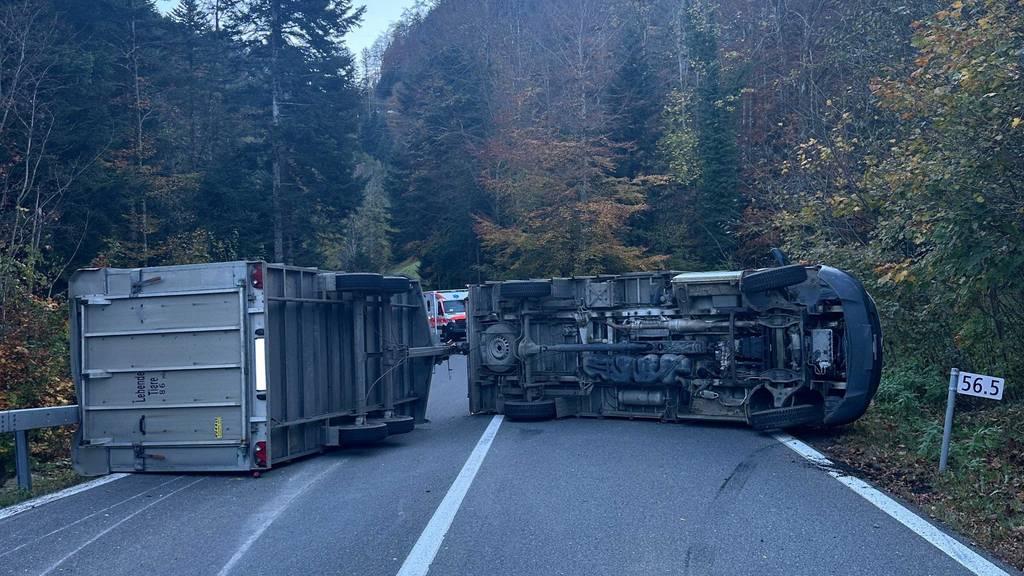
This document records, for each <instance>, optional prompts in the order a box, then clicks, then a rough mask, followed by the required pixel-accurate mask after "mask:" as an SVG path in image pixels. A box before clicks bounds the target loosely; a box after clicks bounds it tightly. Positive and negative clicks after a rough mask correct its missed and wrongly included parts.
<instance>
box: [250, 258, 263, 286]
mask: <svg viewBox="0 0 1024 576" xmlns="http://www.w3.org/2000/svg"><path fill="white" fill-rule="evenodd" d="M252 287H253V288H255V289H257V290H263V265H262V264H257V265H255V266H253V267H252Z"/></svg>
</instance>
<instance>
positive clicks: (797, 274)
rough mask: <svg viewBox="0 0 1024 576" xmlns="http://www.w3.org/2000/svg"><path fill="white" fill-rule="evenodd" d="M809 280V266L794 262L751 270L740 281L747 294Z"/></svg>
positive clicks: (741, 287)
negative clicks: (765, 268) (755, 270)
mask: <svg viewBox="0 0 1024 576" xmlns="http://www.w3.org/2000/svg"><path fill="white" fill-rule="evenodd" d="M804 280H807V268H805V267H803V266H801V265H799V264H793V265H791V266H780V267H778V268H769V269H767V270H758V271H757V272H751V273H750V274H747V275H746V276H744V277H743V279H742V280H741V281H740V289H741V290H743V291H744V292H746V293H747V294H753V293H756V292H765V291H768V290H777V289H779V288H785V287H787V286H793V285H794V284H799V283H801V282H803V281H804Z"/></svg>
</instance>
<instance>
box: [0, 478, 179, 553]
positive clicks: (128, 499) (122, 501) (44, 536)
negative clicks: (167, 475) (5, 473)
mask: <svg viewBox="0 0 1024 576" xmlns="http://www.w3.org/2000/svg"><path fill="white" fill-rule="evenodd" d="M182 478H184V476H177V477H175V478H171V479H170V480H168V481H166V482H163V483H160V484H157V485H156V486H153V487H152V488H149V489H147V490H143V491H142V492H139V493H138V494H136V495H134V496H130V497H128V498H125V499H124V500H121V501H119V502H117V503H114V504H111V505H110V506H107V507H106V508H103V509H102V510H97V511H95V512H93V513H92V514H89V515H88V516H83V517H81V518H79V519H78V520H75V521H74V522H71V523H70V524H65V525H64V526H61V527H60V528H57V529H56V530H51V531H50V532H47V533H46V534H43V535H42V536H39V537H38V538H33V539H32V540H29V541H28V542H25V543H23V544H20V545H18V546H15V547H14V548H11V549H10V550H6V551H4V552H2V553H0V558H3V557H4V556H7V555H8V554H13V553H15V552H17V551H18V550H21V549H22V548H24V547H25V546H28V545H30V544H35V543H36V542H39V541H40V540H43V539H45V538H49V537H50V536H53V535H54V534H56V533H57V532H62V531H64V530H67V529H68V528H71V527H72V526H75V525H76V524H81V523H82V522H85V521H86V520H88V519H89V518H92V517H93V516H97V515H99V514H102V513H104V512H106V511H108V510H110V509H112V508H117V507H118V506H120V505H121V504H124V503H125V502H130V501H132V500H135V499H136V498H139V497H141V496H142V495H143V494H146V493H147V492H152V491H153V490H156V489H157V488H162V487H164V486H166V485H168V484H170V483H171V482H174V481H175V480H180V479H182Z"/></svg>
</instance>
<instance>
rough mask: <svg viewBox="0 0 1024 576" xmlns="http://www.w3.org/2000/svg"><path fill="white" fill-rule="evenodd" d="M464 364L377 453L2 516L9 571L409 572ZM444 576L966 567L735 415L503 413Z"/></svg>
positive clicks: (1, 544)
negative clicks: (707, 420) (689, 419)
mask: <svg viewBox="0 0 1024 576" xmlns="http://www.w3.org/2000/svg"><path fill="white" fill-rule="evenodd" d="M466 406H467V402H466V389H465V362H464V359H462V358H454V359H452V360H451V362H450V371H449V365H448V364H443V365H441V366H439V368H438V372H437V374H436V376H435V379H434V389H433V391H432V396H431V401H430V406H429V411H428V417H429V418H430V420H431V422H430V423H428V424H425V425H423V426H420V427H418V428H417V430H416V431H414V432H412V433H410V434H406V435H404V436H400V437H397V438H394V439H389V440H387V441H386V442H384V443H382V444H380V445H377V446H375V447H373V448H372V449H360V450H341V451H336V452H330V453H327V454H325V455H322V456H319V457H315V458H309V459H305V460H302V461H299V462H295V463H292V464H289V465H286V466H282V467H281V468H278V469H275V470H273V471H271V472H269V473H267V474H265V475H264V476H263V477H262V478H260V479H253V478H250V477H248V476H233V475H198V474H196V475H183V476H175V475H155V474H151V475H131V476H128V477H126V478H123V479H121V480H117V481H114V482H111V483H108V484H104V485H102V486H99V487H97V488H94V489H91V490H88V491H85V492H82V493H79V494H76V495H73V496H70V497H68V498H64V499H61V500H58V501H56V502H52V503H49V504H46V505H44V506H41V507H39V508H36V509H33V510H30V511H27V512H24V513H21V514H18V515H16V516H13V517H10V518H7V519H4V520H0V574H104V575H120V574H124V575H133V576H135V575H139V574H146V575H150V576H159V575H169V576H170V575H173V576H184V575H190V574H197V575H208V574H238V575H251V574H289V575H293V574H295V575H305V574H331V575H337V574H342V575H349V574H351V575H360V576H362V575H391V576H393V575H395V574H396V573H397V571H398V570H399V568H400V567H401V566H402V563H403V561H404V560H405V558H406V556H407V555H409V552H410V550H412V549H413V546H414V545H415V543H416V542H417V539H418V538H420V534H421V532H423V530H424V527H425V526H427V524H428V522H429V521H430V519H431V517H432V515H433V514H434V512H435V510H436V509H437V508H438V506H439V504H440V503H441V501H442V499H443V498H444V496H445V494H446V492H447V491H448V489H449V486H450V485H451V484H452V483H453V480H455V478H456V477H457V476H458V475H459V472H460V470H461V469H462V467H463V465H464V463H465V462H466V459H467V457H469V455H470V453H471V452H472V451H473V449H474V447H475V446H476V444H477V442H478V440H479V439H480V437H481V434H482V433H483V432H484V430H485V429H486V428H487V426H488V424H490V423H491V417H489V416H469V415H467V413H466ZM430 574H438V575H448V574H451V575H461V574H465V575H494V576H498V575H556V574H567V575H577V574H578V575H587V576H597V575H606V574H607V575H623V574H638V575H641V574H642V575H653V574H695V575H697V574H700V575H703V574H723V575H725V574H729V575H732V574H752V575H753V574H757V575H772V574H780V575H782V574H785V575H789V576H791V575H803V574H807V575H824V574H837V575H838V574H844V575H845V574H870V575H876V574H907V575H947V574H948V575H954V574H970V572H969V571H967V570H966V569H965V568H963V567H962V566H961V565H960V564H958V563H957V562H956V561H954V560H953V559H952V558H950V557H949V556H947V555H946V554H945V553H943V552H942V551H941V550H939V549H938V548H936V547H934V546H932V545H931V544H929V543H928V542H927V541H925V540H924V539H922V538H921V537H920V536H918V535H917V534H915V533H914V532H912V531H911V530H910V529H908V528H906V527H905V526H904V525H902V524H900V523H899V522H897V521H896V520H894V519H893V518H891V517H890V516H888V515H887V514H885V513H883V512H882V511H881V510H879V509H878V508H876V507H875V506H874V505H872V504H871V503H869V502H868V501H867V500H865V499H863V498H861V497H860V496H858V495H857V494H856V493H854V492H853V491H851V490H850V489H848V488H847V487H846V486H844V485H842V484H840V483H839V482H837V481H836V480H835V479H833V478H832V477H830V476H829V475H828V474H826V473H825V472H823V471H822V470H820V469H818V468H816V467H815V466H813V465H811V464H810V463H808V462H807V461H806V460H804V459H803V458H801V457H800V456H798V455H797V454H796V453H794V452H793V451H791V450H790V449H789V448H787V447H785V446H784V445H782V444H781V443H779V442H778V441H777V440H775V439H774V438H772V437H771V436H767V435H763V434H759V433H756V432H753V431H750V430H747V429H744V428H737V427H730V426H697V425H660V424H654V423H650V422H630V421H614V420H607V421H599V420H575V419H570V420H562V421H556V422H542V423H517V422H508V421H506V422H503V423H502V424H501V427H500V429H499V430H498V434H497V436H496V437H495V439H494V442H493V444H492V445H491V446H490V451H489V452H488V453H487V455H486V458H485V459H484V461H483V463H482V465H481V467H480V468H479V473H478V474H477V475H476V477H475V479H474V480H473V483H472V484H471V485H470V487H469V490H468V492H467V493H466V495H465V499H464V500H463V501H462V502H461V507H460V508H459V509H458V513H457V514H456V516H455V518H454V521H453V522H452V524H451V527H450V530H449V531H448V533H447V536H446V537H445V538H444V540H443V542H442V544H441V547H440V549H439V550H438V552H437V555H436V557H435V558H434V561H433V564H432V565H431V569H430Z"/></svg>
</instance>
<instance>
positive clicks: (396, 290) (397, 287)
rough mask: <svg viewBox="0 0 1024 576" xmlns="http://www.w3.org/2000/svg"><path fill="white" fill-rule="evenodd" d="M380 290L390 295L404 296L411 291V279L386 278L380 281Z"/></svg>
mask: <svg viewBox="0 0 1024 576" xmlns="http://www.w3.org/2000/svg"><path fill="white" fill-rule="evenodd" d="M380 288H381V290H383V291H384V292H387V293H388V294H403V293H405V292H408V291H409V279H408V278H406V277H405V276H385V277H383V278H381V280H380Z"/></svg>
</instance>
